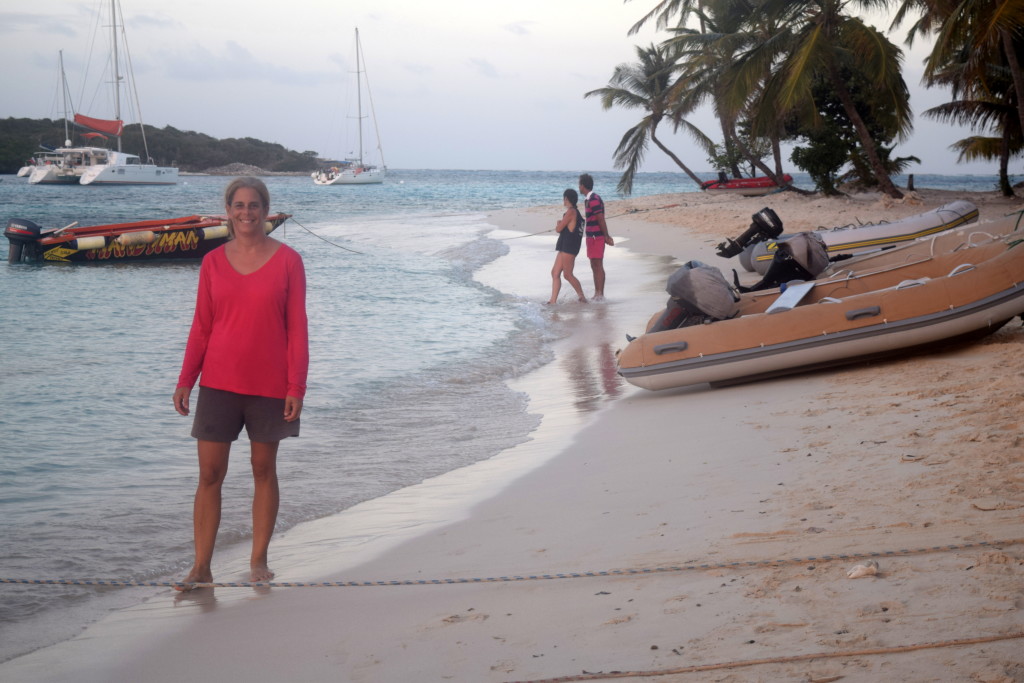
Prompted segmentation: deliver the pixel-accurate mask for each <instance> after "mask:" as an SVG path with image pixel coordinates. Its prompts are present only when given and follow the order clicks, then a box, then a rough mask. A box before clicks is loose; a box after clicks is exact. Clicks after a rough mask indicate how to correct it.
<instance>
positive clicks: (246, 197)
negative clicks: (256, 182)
mask: <svg viewBox="0 0 1024 683" xmlns="http://www.w3.org/2000/svg"><path fill="white" fill-rule="evenodd" d="M227 210H228V217H230V218H231V224H232V226H233V227H234V229H235V230H236V231H239V232H244V231H254V230H253V228H258V229H259V230H260V231H262V230H263V223H264V222H265V221H266V220H267V214H268V213H269V211H270V207H268V206H266V205H264V204H263V198H262V197H260V194H259V192H257V191H256V190H254V189H253V188H251V187H240V188H238V189H237V190H235V194H234V196H233V197H232V198H231V204H230V205H229V206H228V207H227Z"/></svg>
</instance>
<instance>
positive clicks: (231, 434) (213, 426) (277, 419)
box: [192, 386, 299, 443]
mask: <svg viewBox="0 0 1024 683" xmlns="http://www.w3.org/2000/svg"><path fill="white" fill-rule="evenodd" d="M243 425H244V426H245V431H246V433H247V434H248V435H249V441H256V442H257V443H272V442H275V441H280V440H281V439H283V438H285V437H288V436H298V435H299V420H295V421H294V422H285V419H284V399H283V398H267V397H266V396H250V395H248V394H236V393H234V392H233V391H222V390H220V389H211V388H210V387H203V386H201V387H199V399H198V400H197V401H196V416H195V419H194V420H193V421H192V436H193V437H195V438H196V439H200V440H202V441H220V442H231V441H234V440H236V439H237V438H238V435H239V434H241V433H242V426H243Z"/></svg>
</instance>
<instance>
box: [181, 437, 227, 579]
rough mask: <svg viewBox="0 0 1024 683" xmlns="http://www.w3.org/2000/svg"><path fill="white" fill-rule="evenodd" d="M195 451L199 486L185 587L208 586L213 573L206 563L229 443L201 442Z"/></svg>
mask: <svg viewBox="0 0 1024 683" xmlns="http://www.w3.org/2000/svg"><path fill="white" fill-rule="evenodd" d="M197 444H198V450H199V485H198V486H197V487H196V497H195V502H194V504H193V508H192V529H193V533H194V536H195V553H196V559H195V563H194V564H193V565H192V571H190V572H189V573H188V576H186V577H185V579H184V581H185V583H210V582H211V581H213V572H212V571H211V570H210V563H211V562H212V560H213V546H214V544H215V543H216V541H217V529H218V528H219V527H220V501H221V488H222V486H223V484H224V477H225V476H226V475H227V473H228V454H229V453H230V451H231V443H230V442H222V441H203V440H199V441H198V442H197ZM177 589H178V590H189V588H188V587H187V586H179V587H177Z"/></svg>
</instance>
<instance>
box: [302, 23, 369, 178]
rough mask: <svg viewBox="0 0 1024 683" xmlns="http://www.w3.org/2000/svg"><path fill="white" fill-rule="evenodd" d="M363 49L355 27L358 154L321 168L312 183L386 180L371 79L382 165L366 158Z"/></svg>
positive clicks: (367, 89) (367, 86)
mask: <svg viewBox="0 0 1024 683" xmlns="http://www.w3.org/2000/svg"><path fill="white" fill-rule="evenodd" d="M362 53H363V48H362V45H361V44H360V42H359V29H358V28H357V29H356V120H357V121H358V124H359V125H358V128H359V155H358V156H356V157H353V158H350V159H346V160H345V161H344V162H342V163H341V164H338V165H334V166H329V167H327V168H321V169H320V170H318V171H315V172H314V173H313V182H314V183H316V184H317V185H369V184H373V183H383V182H384V176H385V175H386V172H387V169H386V167H385V166H384V150H383V149H382V148H381V144H380V131H379V129H378V128H377V114H376V112H374V109H373V96H372V95H370V85H369V81H367V84H366V92H367V94H368V95H370V97H369V100H370V115H371V117H372V118H373V129H374V133H375V134H376V137H377V151H378V152H379V153H380V163H381V165H380V166H374V165H371V164H367V163H365V162H364V160H363V119H364V118H366V117H365V116H363V92H362V85H363V76H364V74H365V73H366V71H365V70H364V68H363V64H364V60H363V54H362Z"/></svg>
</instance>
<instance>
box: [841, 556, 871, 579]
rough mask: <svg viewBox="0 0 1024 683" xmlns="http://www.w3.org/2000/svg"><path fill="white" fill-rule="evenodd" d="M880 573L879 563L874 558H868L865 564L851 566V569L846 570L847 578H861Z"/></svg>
mask: <svg viewBox="0 0 1024 683" xmlns="http://www.w3.org/2000/svg"><path fill="white" fill-rule="evenodd" d="M877 573H878V563H877V562H875V561H874V560H868V561H867V562H865V563H864V564H857V565H854V566H853V567H851V568H850V571H848V572H846V578H848V579H859V578H861V577H862V576H874V575H875V574H877Z"/></svg>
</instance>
